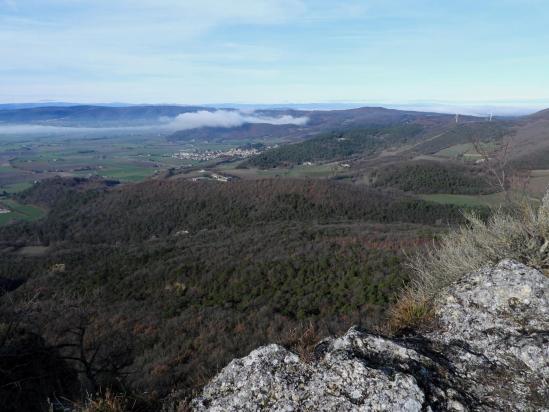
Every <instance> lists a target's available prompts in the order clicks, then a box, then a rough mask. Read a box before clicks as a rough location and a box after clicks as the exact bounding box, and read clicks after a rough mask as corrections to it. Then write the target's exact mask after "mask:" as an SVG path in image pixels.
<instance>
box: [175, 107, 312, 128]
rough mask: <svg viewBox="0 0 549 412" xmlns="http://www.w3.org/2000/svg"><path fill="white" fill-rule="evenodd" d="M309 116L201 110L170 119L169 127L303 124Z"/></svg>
mask: <svg viewBox="0 0 549 412" xmlns="http://www.w3.org/2000/svg"><path fill="white" fill-rule="evenodd" d="M308 120H309V118H307V117H293V116H290V115H283V116H279V117H272V116H262V115H259V114H254V113H253V112H252V113H243V112H240V111H234V110H216V111H215V112H209V111H207V110H201V111H198V112H193V113H183V114H180V115H179V116H177V117H176V118H175V119H173V120H172V121H170V123H169V127H170V128H173V129H177V130H189V129H199V128H201V127H223V128H230V127H238V126H242V125H243V124H245V123H267V124H272V125H285V124H291V125H296V126H303V125H305V124H306V123H307V122H308Z"/></svg>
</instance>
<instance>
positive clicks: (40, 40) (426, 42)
mask: <svg viewBox="0 0 549 412" xmlns="http://www.w3.org/2000/svg"><path fill="white" fill-rule="evenodd" d="M47 100H51V101H71V102H128V103H179V104H206V103H210V104H214V103H227V102H234V103H305V102H313V103H314V102H392V103H414V102H416V103H418V104H426V102H429V104H431V103H432V102H435V103H436V102H445V103H447V102H461V103H470V104H485V103H487V104H488V103H489V104H492V103H495V104H507V105H520V104H538V105H542V106H543V105H544V104H545V103H548V102H549V1H548V0H474V1H473V0H361V1H359V0H348V1H345V0H337V1H336V0H334V1H327V0H180V1H177V0H0V102H35V101H47Z"/></svg>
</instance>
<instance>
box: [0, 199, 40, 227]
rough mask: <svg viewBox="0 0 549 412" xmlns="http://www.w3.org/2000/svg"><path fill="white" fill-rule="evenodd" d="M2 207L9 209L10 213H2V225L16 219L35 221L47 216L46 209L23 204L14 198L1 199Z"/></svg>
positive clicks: (0, 220)
mask: <svg viewBox="0 0 549 412" xmlns="http://www.w3.org/2000/svg"><path fill="white" fill-rule="evenodd" d="M0 208H2V209H9V210H10V212H9V213H0V226H2V225H6V224H8V223H11V222H14V221H27V222H30V221H33V220H38V219H40V218H42V217H43V216H45V214H46V211H45V210H44V209H42V208H39V207H37V206H32V205H22V204H20V203H17V202H16V201H15V200H12V199H0Z"/></svg>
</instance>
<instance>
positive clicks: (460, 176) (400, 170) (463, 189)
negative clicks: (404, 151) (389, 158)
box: [372, 161, 495, 195]
mask: <svg viewBox="0 0 549 412" xmlns="http://www.w3.org/2000/svg"><path fill="white" fill-rule="evenodd" d="M372 181H373V183H372V185H373V186H374V187H393V188H397V189H400V190H403V191H405V192H413V193H424V194H431V193H451V194H468V195H477V194H488V193H493V192H494V191H495V186H494V185H491V184H490V177H489V176H486V174H484V173H482V171H481V170H478V169H475V168H474V167H465V166H461V165H457V164H453V163H442V162H435V161H414V162H401V163H395V164H391V165H388V166H385V167H383V168H380V169H378V170H376V171H375V172H374V173H373V174H372Z"/></svg>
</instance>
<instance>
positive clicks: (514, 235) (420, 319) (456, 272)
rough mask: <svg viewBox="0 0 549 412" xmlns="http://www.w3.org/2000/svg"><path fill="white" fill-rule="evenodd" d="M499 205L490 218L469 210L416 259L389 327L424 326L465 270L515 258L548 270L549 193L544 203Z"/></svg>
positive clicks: (399, 328)
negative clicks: (442, 294)
mask: <svg viewBox="0 0 549 412" xmlns="http://www.w3.org/2000/svg"><path fill="white" fill-rule="evenodd" d="M511 206H513V207H512V208H509V209H505V210H504V209H502V208H499V209H496V210H495V211H494V213H493V214H492V216H491V217H490V218H489V219H488V221H486V222H485V221H483V220H481V219H480V218H479V217H477V216H476V215H474V214H467V215H466V219H467V223H466V224H465V225H463V226H462V227H460V228H459V229H457V230H454V231H451V232H448V233H446V234H443V235H442V236H441V239H440V241H439V242H438V243H437V244H436V245H434V246H432V247H431V248H429V249H427V250H424V251H422V252H421V253H418V254H417V255H416V256H414V257H413V258H412V259H411V262H410V268H411V270H412V273H413V276H412V281H411V283H410V285H409V286H408V287H407V289H406V290H404V291H403V293H402V295H401V297H400V299H399V300H398V301H397V303H396V304H395V306H394V307H393V309H392V311H391V313H390V320H389V325H390V331H392V332H394V331H401V330H406V329H408V328H410V327H417V326H418V325H424V324H425V323H426V322H425V321H428V320H429V319H430V317H431V315H432V307H433V303H434V301H436V298H437V296H438V295H439V294H440V292H441V291H442V290H443V289H444V288H445V287H447V286H448V285H450V284H451V283H453V282H455V281H456V280H458V279H460V278H461V277H462V276H464V275H465V274H466V273H470V272H473V271H476V270H479V269H480V268H482V267H486V266H489V265H494V264H496V263H498V262H499V261H500V260H502V259H514V260H517V261H519V262H522V263H524V264H526V265H528V266H531V267H534V268H537V269H539V270H541V271H543V272H545V273H547V270H548V269H549V192H547V193H546V195H545V197H544V198H543V200H542V202H541V203H537V204H536V203H534V202H529V201H527V200H524V201H522V203H520V204H514V205H511Z"/></svg>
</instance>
